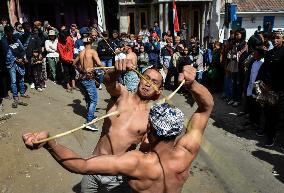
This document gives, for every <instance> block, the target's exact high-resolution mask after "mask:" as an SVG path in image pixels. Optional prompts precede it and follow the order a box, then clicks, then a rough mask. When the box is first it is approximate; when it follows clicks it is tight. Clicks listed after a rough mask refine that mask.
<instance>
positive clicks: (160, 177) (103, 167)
mask: <svg viewBox="0 0 284 193" xmlns="http://www.w3.org/2000/svg"><path fill="white" fill-rule="evenodd" d="M195 74H196V72H195V69H194V68H193V67H191V66H187V68H185V70H184V73H183V74H181V76H180V80H183V79H185V80H186V87H187V88H188V89H189V90H190V91H191V94H192V95H193V98H194V99H195V100H196V103H197V104H198V109H197V110H196V112H195V113H194V114H193V115H192V117H191V119H190V124H189V125H188V126H187V130H186V132H185V134H184V135H183V136H182V137H181V138H179V139H176V138H177V137H178V136H179V135H180V134H181V133H182V131H183V123H184V114H183V113H182V112H181V110H179V109H178V108H176V107H172V106H170V105H169V104H167V103H165V104H161V105H155V106H153V107H152V108H151V110H150V113H149V119H148V120H147V119H146V120H147V121H146V122H145V123H144V124H146V125H147V137H148V140H149V146H150V148H149V149H148V151H147V152H139V151H138V150H133V151H130V152H127V153H123V154H120V155H111V156H110V155H104V156H95V157H92V158H88V159H83V158H81V157H80V156H78V155H77V154H76V153H74V152H73V151H71V150H69V149H68V148H66V147H64V146H62V145H60V144H58V143H57V142H56V141H54V140H51V141H49V142H47V143H46V144H41V145H40V146H36V145H34V144H33V142H34V141H38V140H41V139H45V138H47V137H48V132H37V133H27V134H24V135H23V140H24V143H25V145H26V146H27V148H30V149H37V148H39V147H42V146H44V147H45V148H46V149H47V150H48V151H49V152H50V153H51V155H53V157H54V158H55V160H56V161H58V162H59V163H61V164H62V165H63V167H65V168H66V169H68V170H69V171H71V172H74V173H81V174H106V175H113V174H115V175H117V174H122V175H125V176H127V179H128V184H129V186H130V187H131V189H132V190H133V191H135V192H139V193H142V192H149V193H170V192H180V191H181V190H182V186H183V184H184V183H185V182H186V180H187V178H188V172H189V168H190V165H191V163H192V162H193V160H194V159H195V158H196V156H197V154H198V151H199V149H200V144H201V141H202V137H203V134H204V130H205V128H206V125H207V121H208V119H209V117H210V114H211V111H212V108H213V98H212V96H211V94H210V93H209V92H208V90H207V89H206V88H204V87H203V86H202V85H200V84H198V83H197V82H196V81H194V79H195ZM132 117H133V116H132ZM128 119H129V118H128ZM139 123H140V122H136V123H135V125H136V126H140V125H139ZM62 160H64V161H62ZM175 162H176V163H175ZM173 163H174V164H173ZM177 163H178V164H177ZM96 176H97V178H94V180H93V181H94V182H95V181H99V180H100V179H102V176H99V175H96ZM113 184H114V182H113ZM127 190H128V191H127ZM90 191H91V189H89V190H88V192H90ZM95 191H96V190H95ZM129 191H130V189H125V190H120V191H119V190H117V191H116V192H124V193H125V192H129ZM83 192H84V191H83ZM93 192H94V190H93Z"/></svg>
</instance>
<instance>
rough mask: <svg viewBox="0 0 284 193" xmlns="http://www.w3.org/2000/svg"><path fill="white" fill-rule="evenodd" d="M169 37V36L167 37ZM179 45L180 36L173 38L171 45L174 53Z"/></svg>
mask: <svg viewBox="0 0 284 193" xmlns="http://www.w3.org/2000/svg"><path fill="white" fill-rule="evenodd" d="M169 37H170V36H169ZM180 43H181V38H180V36H175V42H174V45H173V48H174V49H175V51H177V50H176V48H177V45H179V44H180Z"/></svg>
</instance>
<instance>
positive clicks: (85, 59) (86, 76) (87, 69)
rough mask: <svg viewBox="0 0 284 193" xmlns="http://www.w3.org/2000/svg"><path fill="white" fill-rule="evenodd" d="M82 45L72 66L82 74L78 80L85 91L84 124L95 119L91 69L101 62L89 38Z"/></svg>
mask: <svg viewBox="0 0 284 193" xmlns="http://www.w3.org/2000/svg"><path fill="white" fill-rule="evenodd" d="M83 43H84V46H85V49H84V50H82V51H81V52H80V54H79V55H78V56H77V58H76V59H75V60H74V62H73V66H75V68H77V69H79V70H80V71H81V72H82V76H81V77H80V79H81V83H82V85H83V87H84V88H85V90H86V96H85V99H86V103H87V109H88V114H87V118H86V122H87V123H88V122H91V121H92V120H93V119H94V118H95V116H94V113H95V111H96V106H97V100H98V94H97V87H96V80H95V74H94V69H93V68H94V67H95V66H101V61H100V59H99V57H98V53H97V51H95V50H94V49H92V40H91V38H89V37H86V38H83ZM79 61H80V63H79ZM78 64H79V65H78ZM86 128H87V129H90V130H94V131H97V128H96V127H95V126H87V127H86Z"/></svg>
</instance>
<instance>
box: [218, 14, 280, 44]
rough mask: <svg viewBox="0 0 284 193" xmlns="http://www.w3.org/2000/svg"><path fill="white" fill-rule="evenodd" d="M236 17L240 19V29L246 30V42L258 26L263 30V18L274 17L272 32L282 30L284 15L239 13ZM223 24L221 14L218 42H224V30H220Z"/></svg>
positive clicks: (222, 15)
mask: <svg viewBox="0 0 284 193" xmlns="http://www.w3.org/2000/svg"><path fill="white" fill-rule="evenodd" d="M237 16H238V17H242V27H243V28H245V29H246V40H248V39H249V38H250V37H251V36H252V35H253V34H254V32H255V31H256V30H257V27H258V26H261V29H263V18H264V16H275V20H274V26H273V30H277V29H282V30H284V13H258V14H254V13H251V14H247V13H242V14H240V13H239V14H237ZM252 17H253V18H254V21H252ZM223 23H224V14H221V17H220V25H219V35H220V36H219V40H220V42H223V40H224V30H222V26H223ZM214 38H215V37H214ZM216 39H217V38H216Z"/></svg>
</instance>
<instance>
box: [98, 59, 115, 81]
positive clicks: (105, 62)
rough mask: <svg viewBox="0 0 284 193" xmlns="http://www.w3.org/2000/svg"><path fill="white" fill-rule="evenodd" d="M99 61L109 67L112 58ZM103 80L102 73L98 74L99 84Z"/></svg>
mask: <svg viewBox="0 0 284 193" xmlns="http://www.w3.org/2000/svg"><path fill="white" fill-rule="evenodd" d="M101 63H102V65H103V66H106V67H110V66H112V58H111V59H108V60H101ZM103 80H104V75H103V74H101V75H99V83H100V84H102V83H103Z"/></svg>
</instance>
